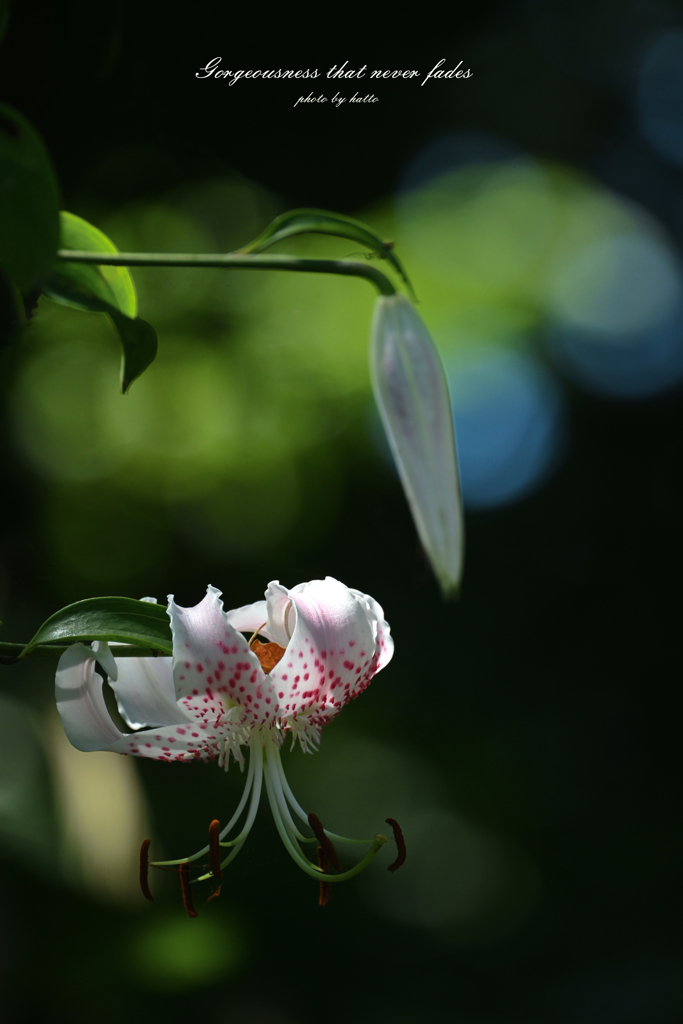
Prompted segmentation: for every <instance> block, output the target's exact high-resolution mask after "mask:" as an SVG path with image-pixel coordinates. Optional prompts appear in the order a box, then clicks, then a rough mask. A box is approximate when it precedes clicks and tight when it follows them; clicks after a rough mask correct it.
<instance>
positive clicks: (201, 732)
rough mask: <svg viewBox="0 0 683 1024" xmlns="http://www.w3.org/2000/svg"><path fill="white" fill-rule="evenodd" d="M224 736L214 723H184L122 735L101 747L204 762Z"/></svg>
mask: <svg viewBox="0 0 683 1024" xmlns="http://www.w3.org/2000/svg"><path fill="white" fill-rule="evenodd" d="M225 735H226V730H225V729H221V728H220V727H217V726H216V723H215V722H214V723H208V724H204V723H200V722H189V723H188V722H184V723H183V724H182V725H165V726H160V727H157V728H154V729H142V730H141V731H140V732H133V733H129V734H128V735H127V736H126V735H122V736H121V738H120V739H118V740H117V741H116V742H115V743H111V744H110V745H109V746H107V747H105V748H104V749H105V750H111V751H114V752H115V753H118V754H132V755H133V756H134V757H151V758H153V759H154V760H155V761H207V760H212V759H213V758H215V757H216V755H217V754H218V752H219V748H220V744H221V741H222V740H223V738H224V736H225Z"/></svg>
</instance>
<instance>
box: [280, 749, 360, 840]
mask: <svg viewBox="0 0 683 1024" xmlns="http://www.w3.org/2000/svg"><path fill="white" fill-rule="evenodd" d="M273 752H274V758H275V765H276V767H277V772H278V776H279V779H280V785H281V786H282V791H283V793H284V795H285V797H286V798H287V802H288V803H289V806H290V807H291V808H292V810H293V811H294V813H295V814H296V815H298V816H299V817H300V818H301V820H302V821H303V822H305V823H306V824H307V825H308V815H307V814H306V812H305V811H304V809H303V807H301V805H300V804H299V802H298V800H297V799H296V797H295V796H294V794H293V793H292V790H291V787H290V785H289V783H288V782H287V776H286V775H285V769H284V767H283V765H282V759H281V757H280V751H279V750H278V748H277V746H276V745H275V744H273ZM323 832H324V833H325V835H326V836H327V838H328V839H331V840H332V842H333V843H346V844H347V846H367V845H368V843H371V842H372V839H347V838H346V837H345V836H338V835H337V834H336V833H335V832H328V830H327V829H326V828H325V829H323ZM306 841H307V842H311V840H310V839H309V840H306Z"/></svg>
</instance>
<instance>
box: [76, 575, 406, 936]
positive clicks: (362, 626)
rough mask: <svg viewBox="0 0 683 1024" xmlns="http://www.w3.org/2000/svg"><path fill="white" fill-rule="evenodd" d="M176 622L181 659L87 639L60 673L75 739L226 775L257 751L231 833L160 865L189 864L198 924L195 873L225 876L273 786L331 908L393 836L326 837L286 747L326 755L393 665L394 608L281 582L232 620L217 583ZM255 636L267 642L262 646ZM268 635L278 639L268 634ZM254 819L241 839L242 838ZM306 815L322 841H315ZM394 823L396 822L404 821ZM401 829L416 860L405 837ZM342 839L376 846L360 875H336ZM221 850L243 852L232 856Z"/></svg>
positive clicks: (304, 864) (275, 806)
mask: <svg viewBox="0 0 683 1024" xmlns="http://www.w3.org/2000/svg"><path fill="white" fill-rule="evenodd" d="M147 600H151V599H147ZM168 615H169V618H170V620H171V630H172V634H173V657H172V658H168V657H159V658H126V657H123V658H119V659H118V660H115V659H114V657H113V655H112V653H111V650H110V649H109V647H108V646H107V644H106V643H96V644H93V646H92V647H86V646H85V645H84V644H82V643H78V644H74V645H73V646H71V647H69V648H68V649H67V650H66V651H65V652H64V654H63V655H62V657H61V658H60V661H59V665H58V668H57V678H56V698H57V708H58V710H59V714H60V716H61V719H62V724H63V725H64V729H65V731H66V734H67V736H68V738H69V740H70V741H71V743H72V744H73V745H74V746H75V747H77V748H78V749H79V750H86V751H88V750H111V751H115V752H117V753H120V754H132V755H134V756H136V757H150V758H154V759H155V760H159V761H169V762H170V761H186V762H187V761H208V760H214V759H216V760H217V761H218V766H219V767H222V768H224V769H225V770H226V771H227V769H228V766H229V762H230V758H233V759H234V760H236V761H237V762H238V763H239V764H240V767H241V768H242V769H244V763H245V758H244V749H245V748H247V750H248V753H249V764H248V769H247V774H246V783H245V787H244V791H243V793H242V798H241V800H240V801H239V804H238V806H237V808H236V810H235V813H234V814H233V816H232V817H231V818H230V820H229V822H228V824H227V825H226V826H225V828H223V829H222V830H221V829H220V828H219V825H218V822H216V821H214V822H212V824H211V826H210V829H209V845H208V846H205V847H204V848H202V849H201V850H199V851H198V852H197V853H195V854H193V855H192V856H190V857H184V858H181V859H179V860H174V861H164V862H157V863H156V864H154V865H153V866H158V867H162V866H168V867H172V866H176V865H177V866H178V867H179V870H180V874H181V884H182V888H183V898H184V900H185V905H186V909H188V911H189V912H190V913H191V914H192V916H194V910H193V908H192V902H191V895H190V888H189V867H188V865H189V864H190V863H191V862H193V861H196V860H199V859H200V858H203V857H206V854H207V853H208V854H209V865H210V868H211V870H210V871H208V872H206V873H204V874H202V875H201V876H200V879H195V880H205V879H209V878H214V879H215V878H218V879H220V878H221V877H222V870H223V868H225V867H226V866H227V865H228V864H229V863H230V861H232V860H233V858H234V857H235V856H236V855H237V853H238V852H239V850H240V849H241V848H242V846H243V844H244V842H245V840H246V838H247V835H248V834H249V830H250V829H251V826H252V824H253V822H254V818H255V816H256V811H257V808H258V804H259V798H260V795H261V789H262V787H263V785H264V784H265V789H266V793H267V795H268V801H269V803H270V807H271V810H272V812H273V817H274V819H275V824H276V826H277V830H278V832H279V834H280V836H281V838H282V841H283V843H284V845H285V847H286V849H287V851H288V853H289V854H290V855H291V857H292V858H293V859H294V860H295V862H296V863H297V864H298V865H299V867H301V868H302V869H303V870H304V871H305V872H306V873H307V874H308V875H311V876H312V877H313V878H316V879H317V880H318V881H319V882H320V883H321V890H320V892H321V899H320V902H321V903H324V902H326V901H327V898H328V896H329V889H328V888H327V887H328V886H329V883H331V882H340V881H343V880H344V879H346V878H350V877H351V876H352V875H355V874H357V873H358V872H359V871H360V870H362V869H363V868H364V867H365V866H366V865H367V864H369V863H370V861H371V860H372V859H373V858H374V856H375V854H376V853H377V852H378V850H379V849H380V848H381V847H382V845H383V844H384V842H385V841H386V839H385V837H384V836H383V835H377V836H375V837H374V838H372V839H369V840H350V839H346V838H344V837H342V836H338V835H335V834H334V833H331V832H328V831H326V830H324V829H323V828H322V825H321V824H320V822H319V820H318V818H317V817H316V816H315V815H313V814H307V813H306V812H305V811H304V810H303V809H302V808H301V806H300V805H299V803H298V802H297V800H296V798H295V797H294V795H293V793H292V791H291V789H290V787H289V784H288V783H287V779H286V778H285V774H284V769H283V766H282V760H281V757H280V748H281V747H282V745H283V742H284V740H285V738H286V737H288V736H291V739H292V747H293V746H294V744H295V743H296V742H297V741H298V742H299V743H300V745H301V748H302V749H303V751H304V752H307V753H313V752H314V751H315V750H316V749H317V747H318V744H319V741H320V732H321V729H322V727H323V726H324V725H326V724H327V723H328V722H329V721H331V720H332V719H333V718H334V717H335V716H336V715H337V714H339V711H340V710H341V709H342V707H343V706H344V704H347V703H348V702H349V701H350V700H352V699H353V698H354V697H357V696H358V695H359V694H360V693H362V692H363V690H364V689H365V688H366V686H367V685H368V684H369V683H370V680H371V679H372V678H373V676H374V675H375V674H376V673H377V672H379V671H380V669H382V668H384V666H385V665H386V664H387V663H388V662H389V661H390V659H391V657H392V654H393V641H392V639H391V635H390V632H389V626H388V625H387V623H386V622H385V620H384V614H383V612H382V609H381V608H380V606H379V605H378V604H377V602H376V601H375V600H374V599H373V598H372V597H369V596H368V595H366V594H362V593H360V592H359V591H358V590H350V589H349V588H348V587H346V586H344V584H342V583H340V582H338V580H335V579H333V578H332V577H329V576H328V577H327V578H326V579H325V580H313V581H311V582H310V583H301V584H299V585H298V586H296V587H293V588H292V589H291V590H288V589H287V588H286V587H284V586H282V585H281V584H280V583H279V582H273V583H270V584H269V586H268V589H267V591H266V594H265V600H264V601H257V602H256V603H255V604H250V605H245V606H244V607H241V608H236V609H233V610H232V611H228V612H226V611H225V610H224V608H223V603H222V601H221V593H220V591H219V590H217V589H216V588H215V587H212V586H210V587H209V588H208V589H207V593H206V597H205V598H204V599H203V600H202V601H201V602H200V603H199V604H198V605H195V606H194V607H193V608H181V607H179V606H178V605H177V604H176V603H175V601H174V599H173V596H172V595H170V596H169V598H168ZM243 633H251V634H253V636H252V638H251V640H247V639H245V637H244V635H243ZM259 633H260V634H261V636H263V637H264V638H265V642H262V641H260V640H257V639H255V637H256V634H259ZM96 662H99V664H100V666H101V667H102V668H103V669H104V671H105V672H106V673H107V675H108V677H109V683H110V685H111V687H112V688H113V690H114V693H115V695H116V701H117V704H118V708H119V711H120V713H121V716H122V718H123V719H124V720H125V722H126V723H127V725H128V726H129V727H130V729H131V730H134V731H132V732H130V733H124V732H122V731H121V730H120V729H119V728H118V726H117V725H116V724H115V723H114V721H113V720H112V718H111V715H110V714H109V712H108V710H107V707H106V704H105V700H104V695H103V690H102V686H103V680H102V678H101V677H100V675H99V674H97V673H96V672H95V664H96ZM245 811H246V816H245V820H244V822H243V824H242V826H241V828H240V830H239V832H238V833H237V835H235V836H233V837H232V838H228V836H229V834H230V833H231V832H232V831H233V830H234V829H235V827H236V826H237V822H238V821H239V820H240V818H241V816H242V814H243V813H244V812H245ZM296 818H298V819H299V820H300V822H301V823H302V824H303V825H304V826H309V828H310V830H311V831H313V833H314V835H313V836H310V835H308V834H304V832H302V831H301V827H300V825H298V824H297V823H296V821H295V819H296ZM390 824H392V826H394V825H395V823H394V822H393V819H391V820H390ZM394 833H395V836H396V840H397V845H398V848H399V860H401V862H402V859H401V858H402V857H404V854H403V853H402V850H403V843H402V838H401V837H400V829H398V830H397V827H396V828H395V829H394ZM310 842H318V843H319V847H318V864H317V865H316V864H314V863H313V862H312V861H311V860H309V859H308V858H307V857H306V856H305V855H304V853H303V852H302V849H301V844H304V843H310ZM333 842H342V843H354V844H355V843H367V844H369V846H370V849H369V851H368V853H367V855H366V856H365V857H364V858H363V860H361V861H360V863H358V864H356V865H355V866H354V867H352V868H350V869H349V870H347V871H340V872H339V873H336V874H332V873H330V872H329V870H327V869H328V868H329V865H330V863H332V864H333V865H335V866H336V865H338V860H337V855H336V852H335V850H334V847H333V845H332V844H333ZM148 846H149V841H148V840H145V843H143V849H142V853H141V883H142V888H143V893H144V894H145V895H146V896H147V897H148V898H149V899H151V898H152V897H151V893H150V892H149V888H148V886H147V881H146V866H147V859H146V858H147V847H148ZM221 848H223V852H224V850H225V849H228V850H229V852H228V854H227V856H225V858H224V859H221V858H222V852H221ZM398 866H399V864H398V863H396V864H395V865H392V868H394V867H398ZM143 876H144V877H143ZM323 890H324V891H323ZM325 894H327V896H326V897H325V899H323V896H324V895H325Z"/></svg>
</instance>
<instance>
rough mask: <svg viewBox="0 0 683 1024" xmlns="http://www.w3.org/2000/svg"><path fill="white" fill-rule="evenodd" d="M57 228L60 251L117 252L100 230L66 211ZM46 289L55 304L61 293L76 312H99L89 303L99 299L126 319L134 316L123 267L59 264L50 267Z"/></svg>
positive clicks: (130, 288) (132, 294) (133, 297)
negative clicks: (51, 292) (50, 272)
mask: <svg viewBox="0 0 683 1024" xmlns="http://www.w3.org/2000/svg"><path fill="white" fill-rule="evenodd" d="M59 227H60V239H59V247H60V249H77V250H80V251H81V252H111V253H117V252H118V251H119V250H118V249H117V248H116V246H115V245H114V243H113V242H112V240H111V239H110V238H107V236H106V235H105V234H104V232H103V231H100V230H99V228H96V227H94V226H93V225H92V224H89V223H88V221H87V220H83V218H82V217H76V215H75V214H73V213H68V212H67V211H66V210H62V211H61V212H60V214H59ZM47 287H48V288H50V289H51V290H52V291H54V292H55V295H54V296H50V297H51V298H53V297H54V298H55V301H57V302H59V301H60V298H59V297H58V296H59V294H60V293H61V292H62V291H63V292H64V300H63V301H64V304H65V305H69V306H75V307H76V308H77V309H89V310H92V309H96V310H100V311H101V307H100V306H99V305H97V304H96V303H95V304H94V302H93V300H99V301H100V302H104V303H105V304H106V305H107V306H113V307H114V308H115V309H118V310H119V311H120V312H121V313H125V315H126V316H129V317H134V316H136V315H137V311H138V300H137V296H136V294H135V285H134V284H133V278H132V277H131V276H130V271H129V270H128V268H127V267H100V266H95V264H93V263H66V262H62V261H60V262H59V263H57V264H56V266H55V267H54V268H53V272H52V274H51V275H50V280H49V281H48V284H47ZM46 294H47V292H46Z"/></svg>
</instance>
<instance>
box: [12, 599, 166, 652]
mask: <svg viewBox="0 0 683 1024" xmlns="http://www.w3.org/2000/svg"><path fill="white" fill-rule="evenodd" d="M90 640H113V641H117V642H118V643H122V644H138V645H141V646H144V647H151V648H154V649H155V650H158V651H160V652H162V653H163V654H172V653H173V642H172V639H171V624H170V622H169V619H168V615H167V614H166V607H165V606H164V605H162V604H152V602H151V601H135V600H134V599H133V598H131V597H92V598H88V599H87V600H85V601H76V603H75V604H70V605H67V606H66V608H61V609H60V610H59V611H58V612H55V614H54V615H51V616H50V618H49V619H46V620H45V622H44V623H43V624H42V626H41V627H40V629H39V630H38V632H37V633H36V635H35V636H34V637H33V639H32V640H31V642H30V643H28V644H27V645H26V647H25V648H24V650H23V651H22V652H21V655H20V657H22V658H24V657H26V655H27V654H30V652H31V651H32V650H33V648H34V647H37V646H38V644H49V643H60V644H75V643H78V642H79V641H80V642H82V643H87V642H88V641H90Z"/></svg>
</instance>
